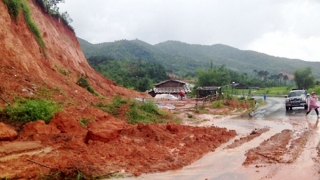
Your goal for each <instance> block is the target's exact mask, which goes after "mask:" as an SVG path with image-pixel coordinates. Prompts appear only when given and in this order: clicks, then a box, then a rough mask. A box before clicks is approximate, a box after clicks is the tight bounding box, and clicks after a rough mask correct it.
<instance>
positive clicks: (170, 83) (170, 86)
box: [147, 79, 191, 97]
mask: <svg viewBox="0 0 320 180" xmlns="http://www.w3.org/2000/svg"><path fill="white" fill-rule="evenodd" d="M181 91H183V92H185V93H186V94H187V93H189V92H191V90H190V87H189V86H188V84H187V83H186V82H183V81H179V80H172V79H170V80H166V81H162V82H160V83H158V84H155V87H154V88H153V89H150V90H148V91H147V92H148V94H150V95H151V96H152V97H155V96H156V95H157V94H172V95H176V96H178V95H179V92H181Z"/></svg>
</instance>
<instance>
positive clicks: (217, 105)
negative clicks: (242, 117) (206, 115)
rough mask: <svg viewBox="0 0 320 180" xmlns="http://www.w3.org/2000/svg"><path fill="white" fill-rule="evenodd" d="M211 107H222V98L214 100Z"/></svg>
mask: <svg viewBox="0 0 320 180" xmlns="http://www.w3.org/2000/svg"><path fill="white" fill-rule="evenodd" d="M211 106H212V107H213V108H222V107H224V103H223V101H222V100H218V101H214V102H213V103H212V105H211Z"/></svg>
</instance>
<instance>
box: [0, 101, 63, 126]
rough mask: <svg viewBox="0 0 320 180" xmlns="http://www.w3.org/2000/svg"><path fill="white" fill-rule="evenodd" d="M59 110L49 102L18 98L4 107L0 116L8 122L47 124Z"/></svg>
mask: <svg viewBox="0 0 320 180" xmlns="http://www.w3.org/2000/svg"><path fill="white" fill-rule="evenodd" d="M59 108H60V107H59V105H58V104H57V103H55V102H53V101H50V100H45V99H22V98H19V99H17V100H15V102H14V103H13V104H12V105H11V106H6V107H5V108H4V109H3V110H2V111H1V115H2V116H5V117H6V118H7V119H9V120H10V121H18V122H30V121H36V120H44V121H45V122H46V123H49V122H50V119H51V118H52V117H53V115H54V114H55V113H56V112H57V111H58V110H59Z"/></svg>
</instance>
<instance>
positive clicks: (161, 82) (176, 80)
mask: <svg viewBox="0 0 320 180" xmlns="http://www.w3.org/2000/svg"><path fill="white" fill-rule="evenodd" d="M169 81H175V82H178V83H181V84H186V82H183V81H179V80H173V79H170V80H165V81H162V82H159V83H158V84H156V85H155V86H158V85H160V84H164V83H166V82H169Z"/></svg>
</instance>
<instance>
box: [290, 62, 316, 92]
mask: <svg viewBox="0 0 320 180" xmlns="http://www.w3.org/2000/svg"><path fill="white" fill-rule="evenodd" d="M293 74H294V81H295V83H296V85H297V87H298V88H304V89H309V88H312V87H314V85H315V77H314V76H313V74H312V69H311V67H307V68H304V69H297V70H295V71H294V73H293Z"/></svg>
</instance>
